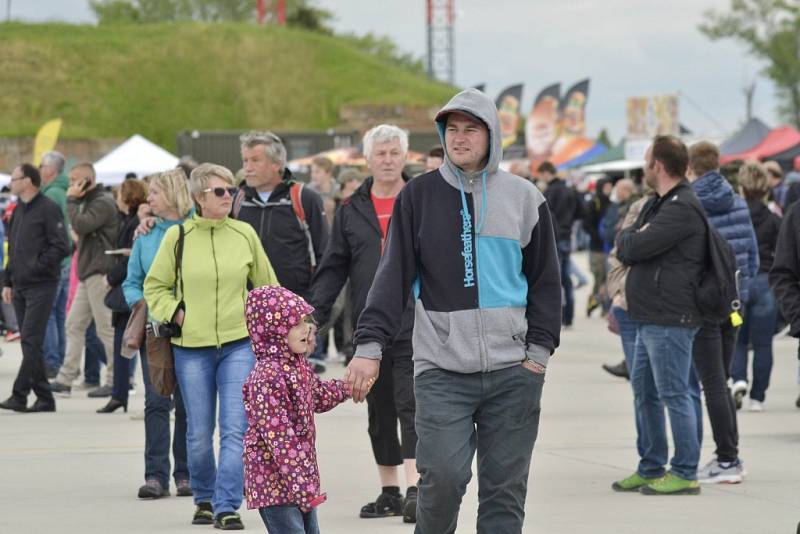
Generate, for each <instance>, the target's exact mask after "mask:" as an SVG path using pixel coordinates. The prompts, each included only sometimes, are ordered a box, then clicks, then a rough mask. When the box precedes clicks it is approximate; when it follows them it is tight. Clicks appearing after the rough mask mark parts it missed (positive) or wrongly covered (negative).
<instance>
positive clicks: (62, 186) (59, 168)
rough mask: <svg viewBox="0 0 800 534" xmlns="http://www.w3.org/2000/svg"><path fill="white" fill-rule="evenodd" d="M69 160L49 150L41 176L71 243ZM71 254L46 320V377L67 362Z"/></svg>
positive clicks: (43, 159) (65, 261) (41, 166)
mask: <svg viewBox="0 0 800 534" xmlns="http://www.w3.org/2000/svg"><path fill="white" fill-rule="evenodd" d="M65 162H66V160H65V159H64V156H63V155H62V154H61V153H60V152H55V151H52V152H48V153H46V154H45V155H44V156H42V163H41V164H40V165H39V174H40V175H41V176H42V189H41V193H42V194H43V195H44V196H46V197H47V198H49V199H50V200H52V201H53V202H55V203H56V204H58V207H59V208H60V209H61V215H62V216H63V217H64V222H65V224H66V226H67V239H69V243H70V245H72V239H71V238H70V235H69V216H68V215H67V189H69V178H68V177H67V175H66V174H65V173H64V164H65ZM69 266H70V258H69V255H68V256H67V257H66V258H64V259H63V260H62V261H61V277H60V279H59V282H58V289H57V290H56V298H55V302H53V311H52V313H51V314H50V319H49V320H48V321H47V333H46V334H45V336H44V363H45V366H46V368H47V378H55V377H56V375H57V374H58V369H59V367H61V364H62V363H63V362H64V353H65V351H66V345H67V336H66V332H65V330H64V323H65V322H66V319H67V293H68V292H69Z"/></svg>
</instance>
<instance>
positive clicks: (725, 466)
mask: <svg viewBox="0 0 800 534" xmlns="http://www.w3.org/2000/svg"><path fill="white" fill-rule="evenodd" d="M743 470H744V468H743V467H742V465H741V462H740V461H739V460H736V461H735V462H720V461H719V460H718V459H716V458H714V459H713V460H711V461H710V462H708V463H707V464H706V465H704V466H703V468H702V469H700V470H699V471H697V480H698V481H699V482H701V483H703V484H738V483H740V482H741V481H742V471H743Z"/></svg>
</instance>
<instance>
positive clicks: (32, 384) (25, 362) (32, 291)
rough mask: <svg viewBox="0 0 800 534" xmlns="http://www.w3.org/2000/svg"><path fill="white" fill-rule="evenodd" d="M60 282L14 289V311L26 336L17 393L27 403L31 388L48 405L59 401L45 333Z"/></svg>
mask: <svg viewBox="0 0 800 534" xmlns="http://www.w3.org/2000/svg"><path fill="white" fill-rule="evenodd" d="M56 289H57V286H56V284H50V285H38V286H33V287H28V288H15V289H14V298H13V304H14V311H15V312H16V314H17V321H18V323H19V328H20V334H21V336H22V339H21V341H20V343H21V345H22V362H21V363H20V366H19V372H18V373H17V379H16V380H15V381H14V391H13V396H14V398H16V399H17V400H18V401H20V402H23V403H25V404H27V401H28V395H29V394H30V392H31V390H33V392H34V393H35V394H36V398H37V399H38V400H39V401H40V402H42V403H46V404H55V399H53V392H52V391H51V390H50V383H49V382H48V381H47V372H46V370H45V365H44V354H43V346H44V334H45V331H46V330H47V318H48V317H49V316H50V312H51V311H52V309H53V299H54V298H55V296H56Z"/></svg>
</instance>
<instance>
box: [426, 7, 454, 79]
mask: <svg viewBox="0 0 800 534" xmlns="http://www.w3.org/2000/svg"><path fill="white" fill-rule="evenodd" d="M426 3H427V18H428V21H427V22H428V77H429V78H432V79H435V80H440V81H443V82H447V83H449V84H451V85H452V84H453V83H455V61H454V60H453V50H454V48H455V46H454V44H453V19H454V17H453V13H454V4H455V0H426Z"/></svg>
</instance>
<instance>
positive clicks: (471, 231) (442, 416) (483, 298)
mask: <svg viewBox="0 0 800 534" xmlns="http://www.w3.org/2000/svg"><path fill="white" fill-rule="evenodd" d="M436 125H437V127H438V130H439V135H440V137H441V139H442V144H443V145H444V148H445V162H444V164H443V165H442V166H441V167H440V168H439V169H437V170H435V171H432V172H429V173H427V174H424V175H422V176H419V177H417V178H415V179H414V180H412V181H411V182H410V183H409V184H407V185H406V186H405V188H404V189H403V190H402V191H401V192H400V194H399V195H398V197H397V200H396V201H395V205H394V212H393V214H392V224H391V225H390V227H389V238H388V241H387V244H386V250H385V252H384V254H383V256H382V258H381V261H380V263H379V265H378V271H377V273H376V275H375V281H374V282H373V285H372V288H371V289H370V292H369V295H368V297H367V303H366V306H365V308H364V311H363V313H362V314H361V317H360V319H359V323H358V328H357V330H356V344H357V349H356V354H355V357H354V358H353V360H352V361H351V362H350V365H349V367H348V370H347V372H346V377H347V379H348V381H349V382H350V384H351V385H352V387H353V396H354V399H355V400H356V401H360V400H363V398H364V395H365V393H366V391H368V389H369V386H370V384H371V383H372V382H371V381H372V380H373V379H374V378H375V377H376V376H377V374H378V369H379V362H380V359H381V355H382V353H383V351H384V349H385V348H386V347H387V346H388V345H389V344H390V343H391V341H392V340H393V339H394V338H395V335H396V334H397V331H398V329H399V328H400V327H401V324H402V321H401V318H402V316H403V309H404V307H405V304H406V302H407V297H408V295H409V292H410V291H411V290H412V286H413V287H414V288H415V292H416V294H417V300H416V304H415V326H414V332H413V337H412V343H413V349H414V375H415V383H414V393H415V396H416V401H417V408H416V430H417V436H418V442H417V469H418V470H419V473H420V483H419V501H418V504H417V528H416V532H417V534H446V533H452V532H455V529H456V522H457V519H458V510H459V506H460V504H461V498H462V497H463V495H464V493H465V491H466V487H467V483H468V482H469V480H470V478H471V476H472V472H471V465H472V459H473V456H474V455H475V452H476V450H477V455H478V499H479V508H478V521H477V532H479V533H487V534H488V533H496V532H521V529H522V523H523V519H524V514H525V511H524V507H525V496H526V491H527V480H528V471H529V468H530V462H531V454H532V450H533V445H534V442H535V440H536V435H537V431H538V426H539V411H540V404H539V401H540V398H541V394H542V387H543V385H544V375H545V370H546V366H547V363H548V360H549V358H550V356H551V354H552V353H553V352H554V351H555V348H556V347H557V346H558V344H559V331H560V326H561V283H560V276H559V265H558V253H557V250H556V240H555V235H554V232H553V223H552V221H551V217H550V210H549V209H548V206H547V202H546V201H545V199H544V196H543V195H542V194H541V193H540V192H539V190H538V189H537V188H536V187H535V186H534V185H533V184H531V183H530V182H528V181H526V180H520V179H519V178H518V177H516V176H513V175H511V174H509V173H506V172H503V171H500V170H499V169H498V164H499V162H500V160H501V159H502V147H501V136H500V124H499V119H498V117H497V110H496V108H495V106H494V104H493V102H492V101H491V100H490V99H489V98H488V97H487V96H486V95H484V94H483V93H482V92H480V91H478V90H475V89H468V90H466V91H463V92H461V93H459V94H458V95H456V96H455V97H453V99H451V100H450V102H449V103H448V104H447V105H446V106H445V107H444V108H443V109H442V110H441V111H440V112H439V113H438V115H437V117H436Z"/></svg>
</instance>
